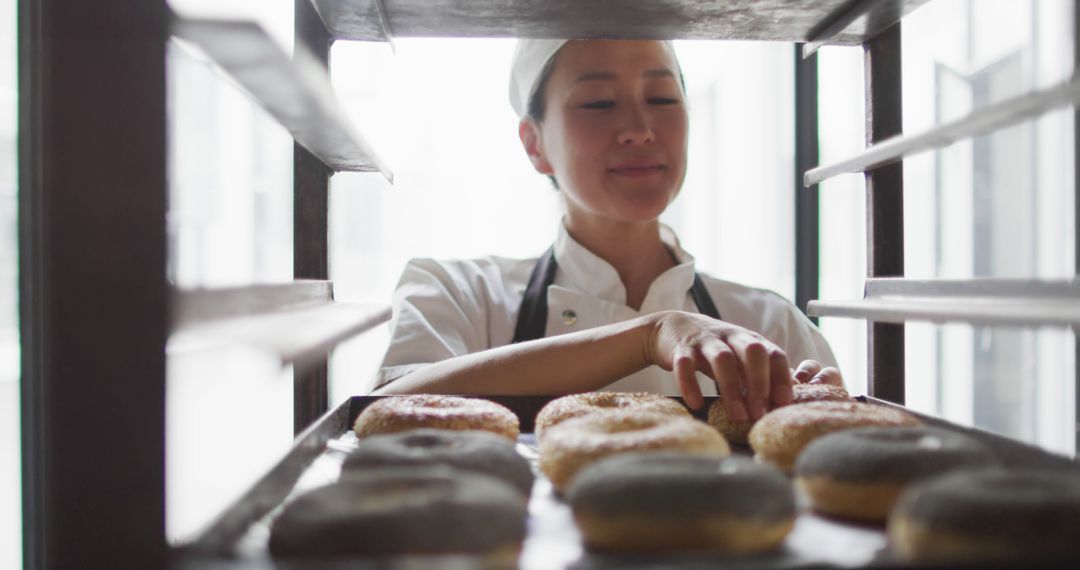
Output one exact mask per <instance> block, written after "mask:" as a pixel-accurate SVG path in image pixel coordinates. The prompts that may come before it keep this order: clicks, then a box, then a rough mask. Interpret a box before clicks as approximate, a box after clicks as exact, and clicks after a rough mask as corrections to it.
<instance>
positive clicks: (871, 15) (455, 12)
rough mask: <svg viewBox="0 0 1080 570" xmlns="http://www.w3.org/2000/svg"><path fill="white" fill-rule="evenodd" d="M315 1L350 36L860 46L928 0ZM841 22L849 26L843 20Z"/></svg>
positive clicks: (334, 29) (333, 28) (334, 27)
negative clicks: (766, 41)
mask: <svg viewBox="0 0 1080 570" xmlns="http://www.w3.org/2000/svg"><path fill="white" fill-rule="evenodd" d="M310 1H311V2H312V3H313V4H314V5H315V7H316V9H317V10H318V11H319V14H320V15H321V16H322V19H323V22H325V23H326V28H327V29H328V30H329V31H330V33H331V34H332V35H333V36H334V37H335V38H338V39H346V40H365V41H386V40H389V39H390V38H391V37H523V38H600V37H603V38H612V39H617V38H635V39H670V38H680V39H726V40H770V41H783V42H805V41H810V40H818V41H819V42H828V43H830V44H842V45H857V44H861V43H863V42H864V41H866V40H867V39H870V38H872V37H874V36H876V35H877V34H878V33H880V32H881V31H883V30H884V29H886V28H888V27H889V26H891V25H892V24H894V23H896V22H897V21H899V20H900V18H902V17H903V16H904V15H906V14H907V13H909V12H911V11H912V10H914V9H915V8H917V7H919V6H921V5H922V4H924V3H925V2H926V1H927V0H860V1H858V2H855V3H854V4H853V3H852V2H851V0H820V1H818V2H791V1H788V0H672V1H666V2H655V1H652V0H592V1H587V2H583V1H581V0H544V1H542V2H540V1H537V0H310ZM852 14H854V17H852ZM838 21H839V22H842V23H843V25H841V26H837V25H836V22H838ZM837 28H838V29H837Z"/></svg>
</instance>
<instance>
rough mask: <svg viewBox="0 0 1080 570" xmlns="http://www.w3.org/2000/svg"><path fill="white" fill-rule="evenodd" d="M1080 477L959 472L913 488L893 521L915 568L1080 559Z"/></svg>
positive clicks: (898, 542)
mask: <svg viewBox="0 0 1080 570" xmlns="http://www.w3.org/2000/svg"><path fill="white" fill-rule="evenodd" d="M1078 529H1080V471H1078V470H1071V469H1070V470H1053V471H1050V470H1033V469H1025V470H1006V469H993V468H990V469H981V470H964V471H956V472H954V473H952V474H949V475H945V476H943V477H939V478H936V479H931V480H929V481H926V482H924V483H920V484H918V485H915V486H913V487H911V488H910V489H909V490H908V491H907V492H905V493H904V494H903V495H902V496H901V498H900V501H899V503H898V504H897V505H896V509H895V510H894V511H893V513H892V514H891V515H890V516H889V538H890V541H891V543H892V546H893V549H894V550H895V551H896V553H897V554H898V555H899V556H900V558H902V559H903V560H906V561H909V562H961V561H987V560H1007V561H1013V562H1019V561H1024V562H1029V563H1030V562H1032V561H1034V560H1057V559H1065V558H1071V559H1073V560H1074V561H1075V559H1077V558H1080V537H1078V535H1077V532H1078Z"/></svg>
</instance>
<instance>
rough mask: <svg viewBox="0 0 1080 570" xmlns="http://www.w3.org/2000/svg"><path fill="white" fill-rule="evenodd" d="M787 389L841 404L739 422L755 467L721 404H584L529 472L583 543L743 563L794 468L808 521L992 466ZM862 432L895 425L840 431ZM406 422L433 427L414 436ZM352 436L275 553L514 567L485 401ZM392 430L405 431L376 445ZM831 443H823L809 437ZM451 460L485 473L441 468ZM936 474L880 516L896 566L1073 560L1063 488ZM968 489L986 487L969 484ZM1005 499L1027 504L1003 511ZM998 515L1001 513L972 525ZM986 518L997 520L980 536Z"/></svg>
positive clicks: (395, 412)
mask: <svg viewBox="0 0 1080 570" xmlns="http://www.w3.org/2000/svg"><path fill="white" fill-rule="evenodd" d="M795 388H796V400H797V401H802V402H808V401H809V402H814V401H817V400H823V399H847V400H848V401H846V402H829V403H814V404H804V405H799V406H789V407H786V408H781V409H780V410H776V411H774V412H772V413H770V414H768V415H767V416H766V417H765V418H763V419H762V420H761V421H760V422H758V424H756V425H755V426H754V427H753V428H752V429H749V430H746V427H748V426H737V427H739V428H741V429H743V433H744V435H743V437H744V438H745V440H744V441H748V442H750V444H751V445H752V446H753V447H754V448H755V451H756V452H757V458H758V459H759V460H760V461H759V462H758V463H755V462H752V461H749V460H746V459H743V458H738V457H726V456H727V455H728V454H729V447H728V445H727V443H726V441H725V438H724V437H722V436H720V435H719V433H718V430H720V431H723V428H724V422H723V418H722V415H723V407H722V403H720V404H717V405H714V407H713V408H712V409H711V410H710V414H709V420H710V421H709V423H710V424H712V425H713V426H714V427H715V428H716V429H712V428H710V427H708V426H706V424H704V423H702V422H698V421H697V420H694V419H693V418H692V417H691V416H690V415H689V413H688V412H687V411H686V409H685V408H684V407H683V406H682V405H681V404H678V403H677V402H675V401H674V400H671V399H669V398H664V397H661V396H655V395H649V394H616V393H595V394H581V395H575V396H570V397H566V398H560V399H556V400H554V401H553V402H551V403H550V404H549V405H548V406H546V407H545V408H544V409H543V410H542V411H541V412H540V414H539V415H538V416H537V418H536V426H537V427H536V433H537V435H538V438H539V440H540V466H541V469H542V470H543V471H544V473H545V474H546V475H547V476H548V478H549V479H551V481H552V483H553V484H554V485H555V486H556V488H557V489H559V490H560V491H561V492H562V493H563V496H564V498H565V499H566V501H567V502H568V503H569V505H570V506H571V508H572V510H573V513H574V518H575V521H576V523H577V525H578V527H579V528H580V529H581V531H582V535H583V538H584V540H585V543H586V545H587V546H588V547H589V548H591V549H597V550H606V551H624V552H642V551H686V550H709V551H719V552H728V553H750V552H759V551H764V550H769V549H772V548H775V547H776V546H778V545H779V544H780V543H781V542H782V541H783V540H784V538H785V536H786V535H787V534H788V532H789V531H790V530H791V528H792V526H793V524H794V517H795V515H796V507H795V500H794V494H793V491H792V487H791V485H790V483H789V481H788V479H787V478H786V477H785V476H784V475H783V474H782V473H781V471H787V472H792V471H794V474H795V477H796V483H797V485H798V487H799V488H801V489H802V490H803V491H804V492H805V493H806V494H807V495H808V496H809V497H810V498H811V500H812V503H813V506H814V508H815V509H816V510H818V511H820V512H822V513H824V514H829V515H833V516H840V517H844V518H856V519H862V520H872V521H873V520H881V519H882V518H884V515H885V514H887V513H888V512H889V511H890V510H893V509H891V508H890V507H891V505H892V504H894V503H895V502H896V499H897V497H898V496H899V495H900V493H901V491H903V490H904V487H905V486H907V485H908V484H909V483H911V482H913V481H916V480H922V479H926V478H928V477H930V476H931V475H935V474H940V473H942V472H944V471H948V470H954V469H963V468H965V467H975V466H979V465H983V466H990V465H994V464H995V463H996V459H994V458H993V455H992V454H991V453H989V451H988V450H986V449H985V448H982V447H980V446H979V445H978V444H975V443H974V442H971V441H969V440H968V438H965V437H963V436H959V435H958V434H954V433H952V432H944V431H942V430H932V429H929V428H921V427H899V426H912V425H914V424H916V423H917V421H915V420H914V418H913V417H911V416H910V415H908V414H905V413H903V412H900V411H897V410H892V409H887V408H883V407H880V406H873V405H867V404H859V403H856V402H852V401H850V398H847V397H846V394H845V393H839V394H837V393H831V392H835V391H836V389H833V388H832V387H820V386H815V387H812V388H811V387H809V386H796V387H795ZM807 388H810V389H807ZM827 392H830V393H827ZM718 418H719V419H718ZM728 424H730V422H728ZM860 425H886V426H894V427H892V428H889V429H863V430H850V428H853V427H857V426H860ZM420 426H428V427H434V428H440V429H439V430H432V429H421V430H416V431H412V430H414V429H415V428H417V427H420ZM447 429H450V430H474V429H481V430H486V431H490V432H493V433H494V434H498V435H492V434H487V433H477V432H473V431H463V432H458V433H454V432H447V431H442V430H447ZM355 430H356V432H357V434H358V435H359V436H360V437H361V442H360V445H359V446H358V448H357V449H356V451H355V452H354V453H352V454H351V455H350V456H349V457H348V459H346V461H345V468H344V469H343V474H342V478H341V481H339V483H338V484H336V485H331V486H328V487H326V488H322V489H318V490H316V491H314V492H312V493H309V494H308V495H306V496H303V497H300V498H298V499H297V500H296V501H293V502H291V503H290V504H289V505H287V506H286V509H285V510H284V512H283V513H282V515H281V516H279V517H278V518H277V520H276V521H275V524H274V528H273V532H272V535H271V551H272V552H273V553H275V554H276V555H294V554H302V555H305V556H311V555H318V556H325V555H341V554H361V555H400V554H410V553H426V554H431V553H451V552H452V553H473V554H481V555H484V556H487V557H489V558H490V557H494V558H496V559H499V560H502V561H504V562H505V561H508V560H510V559H511V558H512V557H516V554H517V552H518V551H519V550H520V545H521V540H522V539H523V538H524V519H525V503H524V501H525V499H526V498H527V494H528V491H529V488H530V487H531V484H532V474H531V472H530V470H529V467H528V465H527V462H525V460H524V458H522V457H521V456H520V455H519V454H517V453H516V451H515V450H514V447H513V444H512V443H511V442H513V441H515V440H516V439H517V431H518V426H517V418H516V416H515V415H514V414H513V413H512V412H510V411H509V410H506V409H505V408H502V407H501V406H498V405H497V404H494V403H492V402H488V401H486V400H473V399H465V398H454V397H436V396H410V397H399V398H386V399H383V400H379V401H377V402H376V403H374V404H372V405H371V406H369V408H368V409H367V410H365V412H364V413H362V414H361V415H360V416H359V417H358V419H357V422H356V426H355ZM406 430H409V431H406ZM395 432H403V433H397V434H396V435H377V434H387V433H391V434H393V433H395ZM830 432H838V433H834V434H831V435H827V436H825V437H819V436H822V435H824V434H829V433H830ZM729 437H731V439H733V440H735V441H739V436H738V434H735V435H729ZM804 448H805V450H806V451H805V453H800V451H802V450H803V449H804ZM796 458H797V459H796ZM767 463H772V464H773V465H775V466H777V468H778V469H777V468H773V467H770V466H768V465H766V464H767ZM431 465H435V466H436V467H430V466H431ZM448 465H449V466H452V467H453V468H455V469H464V470H466V471H472V472H476V471H479V472H480V473H482V474H475V475H473V474H469V473H465V474H462V473H452V474H451V473H447V471H446V470H447V467H446V466H448ZM438 466H442V467H438ZM403 467H407V468H408V471H402V468H403ZM491 477H496V478H497V479H498V481H492V480H491V479H490V478H491ZM476 478H480V482H479V484H474V483H476ZM485 479H486V481H484V480H485ZM941 479H942V480H941V481H940V482H939V481H938V480H937V479H935V480H934V481H932V483H933V485H930V484H926V485H921V486H920V487H919V490H918V492H917V493H914V494H913V493H908V495H910V496H911V497H912V498H905V500H904V501H901V507H898V508H897V509H895V510H894V516H893V518H892V519H891V520H890V523H889V530H890V534H891V535H892V538H893V542H894V549H895V550H896V551H897V552H898V553H900V554H901V555H903V556H904V557H905V558H906V559H909V560H921V559H933V558H940V557H942V556H946V557H972V556H973V555H994V556H1007V555H1010V554H1012V555H1015V554H1016V552H1015V551H1014V552H1009V551H1007V549H1008V548H1009V545H1010V544H1024V545H1025V546H1029V545H1031V544H1039V545H1040V548H1041V549H1042V551H1043V552H1063V550H1062V549H1063V548H1065V549H1066V550H1065V551H1064V552H1069V553H1071V551H1068V550H1067V549H1069V548H1073V546H1072V545H1071V544H1067V543H1068V542H1069V539H1070V538H1071V537H1067V538H1066V539H1065V540H1061V539H1062V538H1063V531H1062V530H1061V529H1065V528H1076V526H1075V524H1072V523H1073V522H1075V520H1076V519H1075V517H1076V516H1077V513H1080V494H1078V493H1077V491H1076V485H1077V480H1076V479H1075V478H1070V477H1066V476H1062V475H1061V474H1057V473H1041V472H1039V473H1027V472H1022V473H1018V472H1010V471H1002V470H994V469H984V470H983V471H977V472H957V474H956V476H955V477H953V478H949V477H945V478H941ZM982 487H986V488H988V489H991V491H990V493H989V494H987V493H985V492H982V493H980V492H977V491H973V490H972V489H977V488H982ZM1000 487H1005V488H1006V491H1007V492H1005V493H1002V492H1001V489H999V488H1000ZM1016 489H1019V494H1020V495H1022V497H1021V498H1024V499H1029V500H1027V501H1026V502H1025V501H1023V500H1021V501H1018V500H1017V498H1016V495H1017V491H1016ZM1039 489H1045V490H1046V491H1045V492H1039V491H1038V490H1039ZM988 495H989V497H990V499H991V500H990V501H989V502H987V496H988ZM418 497H419V499H418ZM448 497H451V498H448ZM1051 497H1053V500H1048V499H1049V498H1051ZM457 499H461V500H457ZM455 500H456V502H455ZM995 500H996V502H995ZM1002 506H1011V507H1012V509H1013V511H1015V512H1013V514H1011V515H1004V516H1003V515H998V516H995V517H992V518H990V519H986V518H981V517H982V514H985V513H986V512H988V511H989V510H998V511H1000V508H1001V507H1002ZM1055 509H1056V510H1055ZM896 513H899V514H896ZM958 513H959V514H958ZM965 513H966V514H965ZM972 513H974V515H972ZM971 516H974V517H975V518H976V519H978V520H977V521H975V523H974V524H972V523H971V521H970V520H969V518H970V517H971ZM1069 517H1073V518H1072V519H1070V518H1069ZM987 520H990V521H994V522H993V524H980V523H986V521H987ZM478 521H480V522H478ZM1048 521H1054V522H1056V523H1069V524H1057V526H1055V525H1054V524H1049V523H1048ZM1048 524H1049V527H1050V528H1047V527H1048ZM425 525H432V526H430V528H429V530H430V531H431V532H430V533H427V532H422V530H423V529H424V528H428V527H426V526H425ZM477 525H480V526H479V527H478V526H477ZM481 527H483V528H481ZM436 529H438V530H436ZM447 529H450V530H449V531H448V530H447ZM494 529H498V530H494ZM1002 529H1006V530H1004V531H1003V530H1002ZM1032 529H1037V532H1032ZM429 534H430V536H428V535H429ZM1065 534H1066V535H1067V534H1068V533H1067V532H1065ZM1002 535H1006V536H1002ZM1055 537H1056V539H1055ZM987 538H990V539H992V540H993V546H994V548H993V549H988V548H987V546H986V544H984V543H985V541H986V539H987ZM1033 541H1034V542H1033ZM965 547H966V550H965ZM1055 548H1056V549H1057V550H1056V551H1055V550H1053V549H1055ZM1024 552H1027V551H1026V550H1024Z"/></svg>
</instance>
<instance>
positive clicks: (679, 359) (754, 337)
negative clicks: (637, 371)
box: [645, 311, 839, 422]
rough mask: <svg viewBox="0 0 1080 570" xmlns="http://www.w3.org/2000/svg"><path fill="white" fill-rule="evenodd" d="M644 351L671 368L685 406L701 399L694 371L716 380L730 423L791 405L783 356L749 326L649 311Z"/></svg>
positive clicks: (789, 380)
mask: <svg viewBox="0 0 1080 570" xmlns="http://www.w3.org/2000/svg"><path fill="white" fill-rule="evenodd" d="M645 354H646V358H647V360H648V362H649V364H655V365H657V366H660V367H661V368H664V369H666V370H672V371H674V372H675V376H676V378H678V380H679V389H680V391H681V392H682V394H683V398H684V399H685V400H686V403H687V405H689V406H690V407H691V408H694V409H697V408H700V407H701V406H702V405H704V403H705V401H704V398H703V397H702V395H701V388H700V387H699V386H698V383H697V378H696V377H695V375H694V372H696V371H700V372H703V373H704V374H706V375H707V376H709V377H710V378H712V379H713V380H715V381H716V385H717V387H718V390H719V392H720V395H721V396H722V397H723V399H724V405H725V406H726V407H727V412H728V416H729V417H730V418H731V419H732V420H733V421H735V422H744V421H749V420H751V419H753V420H757V419H758V418H760V417H761V416H763V415H765V413H766V412H767V411H768V410H769V409H771V408H774V407H778V406H783V405H786V404H789V403H791V384H792V376H793V374H792V371H791V368H789V367H788V359H787V355H786V354H784V351H783V350H781V349H780V347H778V346H776V345H775V344H773V343H772V342H770V341H769V340H768V339H766V338H765V337H763V336H761V335H760V334H758V333H756V332H753V331H751V330H747V329H744V328H742V327H739V326H735V325H733V324H730V323H726V322H723V321H718V320H715V319H712V318H709V317H706V316H703V315H698V314H694V313H685V312H682V311H665V312H663V313H657V314H656V315H655V320H654V324H653V327H652V334H651V335H649V339H648V341H647V344H646V346H645ZM803 364H806V363H805V362H804V363H803ZM818 369H819V370H820V365H818ZM800 370H802V365H800ZM806 370H810V368H807V369H806ZM834 370H835V369H834ZM837 377H839V372H837Z"/></svg>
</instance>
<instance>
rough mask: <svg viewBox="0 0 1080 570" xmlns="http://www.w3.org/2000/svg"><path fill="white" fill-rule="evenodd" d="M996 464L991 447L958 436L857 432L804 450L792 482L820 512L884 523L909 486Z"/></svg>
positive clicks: (914, 430)
mask: <svg viewBox="0 0 1080 570" xmlns="http://www.w3.org/2000/svg"><path fill="white" fill-rule="evenodd" d="M997 464H998V460H997V457H996V456H995V455H994V453H993V452H991V451H990V449H989V448H987V447H986V446H985V445H983V444H982V443H979V442H978V441H976V440H974V439H972V438H970V437H968V436H965V435H962V434H960V433H957V432H952V431H946V430H943V429H938V428H931V427H904V428H859V429H853V430H846V431H841V432H837V433H831V434H829V435H826V436H823V437H820V438H818V439H816V440H814V441H813V442H812V443H811V444H810V445H807V446H806V449H804V450H803V452H802V453H801V454H799V457H798V459H797V460H796V461H795V476H796V479H795V483H796V484H797V485H798V486H799V488H800V489H802V490H803V492H805V493H806V495H807V496H808V497H809V498H810V502H811V504H812V505H813V507H814V510H816V511H818V512H820V513H823V514H826V515H831V516H837V517H842V518H850V519H855V520H861V521H869V522H883V521H885V519H886V518H887V517H888V516H889V511H890V510H892V507H893V505H894V504H895V503H896V500H897V498H899V496H900V493H901V492H903V490H904V489H905V488H906V487H908V486H909V485H911V484H912V483H915V482H917V481H921V480H924V479H928V478H930V477H933V476H936V475H942V474H944V473H947V472H949V471H953V470H956V469H961V468H965V467H967V468H972V467H989V466H993V465H997Z"/></svg>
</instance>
